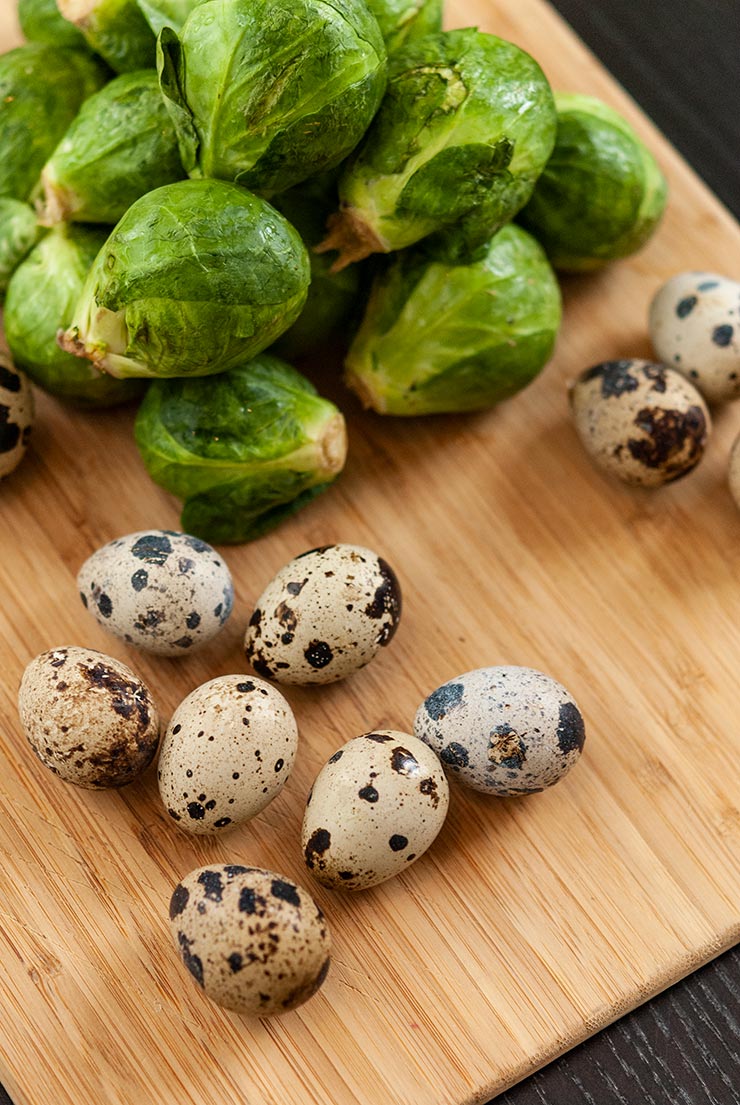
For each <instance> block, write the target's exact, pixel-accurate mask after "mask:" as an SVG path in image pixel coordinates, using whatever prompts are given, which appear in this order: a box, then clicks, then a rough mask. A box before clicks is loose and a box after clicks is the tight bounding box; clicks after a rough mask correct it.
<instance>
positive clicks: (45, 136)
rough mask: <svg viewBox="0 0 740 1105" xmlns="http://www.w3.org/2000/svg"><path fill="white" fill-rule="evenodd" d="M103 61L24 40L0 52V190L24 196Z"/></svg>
mask: <svg viewBox="0 0 740 1105" xmlns="http://www.w3.org/2000/svg"><path fill="white" fill-rule="evenodd" d="M104 83H105V72H104V67H103V66H101V64H100V63H99V62H98V61H96V60H95V59H94V58H92V57H90V55H89V54H87V53H85V52H81V51H79V50H77V51H75V50H62V49H57V48H56V47H54V46H45V45H44V44H43V43H40V42H29V43H28V45H26V46H17V47H16V49H15V50H10V51H8V53H7V54H2V55H0V150H2V157H0V196H10V197H12V198H13V199H17V200H27V199H29V198H30V196H31V193H32V191H33V189H34V187H35V186H36V184H37V182H38V178H39V173H40V172H41V169H42V168H43V165H44V162H45V161H46V159H47V157H48V156H49V154H50V153H51V151H52V150H53V149H54V147H55V146H56V144H57V142H58V141H59V139H60V138H61V137H62V135H63V134H64V132H65V131H66V129H67V127H68V126H69V124H70V123H71V122H72V120H73V119H74V117H75V115H76V114H77V112H78V111H79V108H80V104H81V103H82V101H83V100H84V99H86V98H87V97H88V96H90V95H91V94H92V93H93V92H96V91H97V89H98V88H100V87H101V85H103V84H104Z"/></svg>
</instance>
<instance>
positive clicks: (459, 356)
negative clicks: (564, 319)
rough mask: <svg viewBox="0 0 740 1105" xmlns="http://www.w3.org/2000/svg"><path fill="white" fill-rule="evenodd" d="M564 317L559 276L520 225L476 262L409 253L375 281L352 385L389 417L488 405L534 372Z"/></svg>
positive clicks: (354, 354)
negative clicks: (458, 262) (457, 262)
mask: <svg viewBox="0 0 740 1105" xmlns="http://www.w3.org/2000/svg"><path fill="white" fill-rule="evenodd" d="M560 318H561V305H560V289H559V287H558V283H557V280H556V279H555V275H554V273H553V271H552V269H551V268H550V265H549V264H548V262H547V258H546V256H545V253H544V251H543V250H542V248H541V247H540V245H539V244H538V243H537V242H536V241H535V240H534V238H532V237H530V235H529V234H527V232H526V231H524V230H522V229H521V227H518V226H505V227H504V228H503V230H500V231H499V232H498V234H496V236H495V237H494V238H493V239H492V240H491V241H490V243H489V245H488V249H487V252H486V255H485V257H484V258H483V259H482V260H480V261H477V262H476V263H475V264H472V265H450V264H448V263H446V262H440V261H437V260H435V259H434V258H432V257H430V256H429V254H428V252H427V251H426V250H425V249H424V248H423V247H420V248H417V249H414V250H409V251H408V252H405V253H402V254H400V255H399V256H398V257H396V258H394V259H393V260H392V261H390V262H389V263H388V267H387V269H386V270H385V272H384V273H383V274H382V275H380V276H379V277H378V278H377V279H376V282H375V284H374V286H373V290H372V293H371V296H370V302H369V304H368V308H367V312H366V314H365V318H364V320H363V322H362V325H361V327H360V329H359V331H358V334H357V337H356V338H355V340H354V342H353V344H352V347H351V349H350V351H349V355H348V357H347V361H346V366H347V383H348V384H349V385H350V387H352V388H353V389H354V390H355V391H356V392H357V394H358V395H359V396H360V397H361V399H362V400H363V402H364V403H365V405H366V406H368V407H372V408H373V410H376V411H379V412H380V413H382V414H400V415H415V414H434V413H443V412H450V411H470V410H479V409H482V408H484V407H490V406H493V405H494V403H498V402H499V400H500V399H505V398H506V397H507V396H509V395H512V394H513V393H514V392H516V391H519V390H520V389H521V388H523V387H525V385H526V384H528V383H529V382H530V380H532V379H533V378H534V376H536V375H537V373H538V372H539V371H540V369H541V368H542V366H543V365H544V364H545V363H546V361H547V360H548V358H549V357H550V354H551V353H552V350H553V346H554V344H555V338H556V336H557V332H558V327H559V326H560Z"/></svg>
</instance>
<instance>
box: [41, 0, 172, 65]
mask: <svg viewBox="0 0 740 1105" xmlns="http://www.w3.org/2000/svg"><path fill="white" fill-rule="evenodd" d="M57 4H58V6H59V11H60V12H61V13H62V15H63V16H64V18H65V19H68V20H69V21H70V23H73V24H74V25H75V27H77V28H78V29H79V30H80V31H81V32H82V34H83V36H84V38H85V41H86V42H87V44H88V46H90V47H91V48H92V49H93V50H94V51H95V52H96V53H97V54H100V56H101V58H103V59H104V60H105V61H107V62H108V65H110V67H111V69H113V70H114V71H115V72H116V73H130V72H132V71H133V70H134V69H153V68H154V64H155V60H156V43H157V40H156V38H155V37H154V32H153V31H152V29H151V27H150V26H149V24H148V23H147V21H146V19H145V18H144V14H143V12H142V11H141V8H140V7H139V4H138V2H137V0H57Z"/></svg>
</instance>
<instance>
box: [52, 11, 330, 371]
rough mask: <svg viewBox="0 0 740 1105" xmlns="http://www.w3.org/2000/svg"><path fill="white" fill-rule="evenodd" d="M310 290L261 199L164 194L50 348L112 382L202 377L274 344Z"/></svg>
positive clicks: (146, 203) (129, 222)
mask: <svg viewBox="0 0 740 1105" xmlns="http://www.w3.org/2000/svg"><path fill="white" fill-rule="evenodd" d="M211 2H214V0H211ZM309 281H310V265H309V260H308V255H307V253H306V248H305V246H304V245H303V243H302V242H301V239H300V237H299V235H298V233H297V231H295V230H294V229H293V227H292V226H291V225H290V223H289V222H288V221H287V220H286V219H284V218H283V216H282V215H280V214H279V213H278V212H277V211H276V210H275V209H274V207H271V206H270V205H269V204H268V203H266V202H265V200H262V199H259V198H258V197H257V196H253V195H252V194H251V192H247V191H246V190H245V189H244V188H240V187H239V186H238V185H236V184H226V183H225V182H224V181H221V180H183V181H179V182H178V183H176V184H165V185H164V187H162V188H155V190H154V191H153V192H148V193H147V194H146V195H145V196H142V197H141V199H138V200H137V201H136V203H134V204H133V205H132V206H131V207H129V209H128V211H127V212H126V214H125V215H124V216H123V218H122V219H121V221H120V222H119V224H118V226H117V227H115V229H114V230H113V232H112V233H111V235H110V237H109V238H108V240H107V242H106V243H105V245H104V246H103V248H102V249H101V251H100V253H99V254H98V256H97V258H96V260H95V262H94V264H93V266H92V269H91V270H90V274H89V276H88V278H87V280H86V282H85V286H84V287H83V289H82V292H81V294H80V298H79V300H78V301H77V305H76V307H75V309H74V311H73V312H72V323H71V325H70V326H69V328H68V329H67V331H66V332H65V333H64V334H63V335H61V336H60V339H59V340H60V342H61V344H62V346H63V348H64V349H66V350H67V352H69V353H75V354H76V355H77V356H78V357H88V358H89V359H90V360H91V361H92V362H93V363H94V364H95V365H96V367H98V368H100V369H103V370H104V371H106V372H110V373H111V375H113V376H119V377H125V376H209V375H212V374H213V373H216V372H224V371H225V370H226V369H228V368H233V367H234V365H236V364H238V363H239V362H241V361H243V360H244V359H245V358H249V357H253V356H255V355H256V354H257V353H259V352H260V351H261V350H262V349H265V348H266V347H267V346H268V345H271V344H272V343H273V342H274V341H276V340H277V338H279V337H280V335H281V334H282V333H283V332H284V331H285V330H287V329H288V327H289V326H290V325H291V324H292V323H293V322H295V320H296V318H297V317H298V315H299V314H300V313H301V308H302V307H303V304H304V302H305V300H306V293H307V291H308V285H309Z"/></svg>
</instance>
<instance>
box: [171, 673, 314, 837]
mask: <svg viewBox="0 0 740 1105" xmlns="http://www.w3.org/2000/svg"><path fill="white" fill-rule="evenodd" d="M297 747H298V727H297V726H296V723H295V718H294V717H293V712H292V710H291V708H290V706H289V705H288V703H287V702H286V700H285V699H284V698H283V696H282V695H281V694H280V691H278V690H277V689H276V688H275V687H273V686H271V685H270V684H269V683H265V682H264V680H262V679H256V678H255V677H254V676H247V675H224V676H221V677H219V678H218V679H211V681H210V682H209V683H204V684H203V685H202V686H200V687H196V689H195V690H194V691H192V692H191V693H190V694H189V695H188V697H187V698H186V699H185V700H184V701H183V702H181V703H180V705H179V706H178V707H177V709H176V710H175V713H174V714H173V715H172V719H171V720H170V724H169V725H168V727H167V731H166V732H165V735H164V738H163V740H162V750H161V752H160V755H159V767H158V771H157V774H158V777H159V793H160V794H161V796H162V801H163V802H164V805H165V809H166V810H167V812H168V814H169V815H170V817H171V818H172V819H173V820H174V821H176V822H177V824H178V826H179V827H180V828H181V829H184V830H185V831H186V832H189V833H195V834H198V835H202V834H206V833H218V832H221V831H223V830H224V829H229V828H233V827H234V826H235V825H239V824H241V823H242V822H244V821H249V819H250V818H252V817H254V816H255V815H256V814H258V813H259V812H260V810H263V809H264V808H265V806H267V805H268V804H269V803H270V802H271V801H272V800H273V798H275V797H276V796H277V795H278V794H279V793H280V791H281V790H282V789H283V787H284V785H285V783H286V782H287V781H288V776H289V775H290V772H291V769H292V767H293V760H294V759H295V754H296V749H297Z"/></svg>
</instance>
